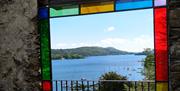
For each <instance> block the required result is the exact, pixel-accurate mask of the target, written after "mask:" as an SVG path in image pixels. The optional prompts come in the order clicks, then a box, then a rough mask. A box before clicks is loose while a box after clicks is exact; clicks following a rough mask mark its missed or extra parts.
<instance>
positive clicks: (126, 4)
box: [116, 0, 153, 10]
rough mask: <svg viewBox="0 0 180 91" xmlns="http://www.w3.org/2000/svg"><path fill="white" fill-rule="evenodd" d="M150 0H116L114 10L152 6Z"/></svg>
mask: <svg viewBox="0 0 180 91" xmlns="http://www.w3.org/2000/svg"><path fill="white" fill-rule="evenodd" d="M152 3H153V1H152V0H117V2H116V10H128V9H139V8H148V7H152V6H153V4H152Z"/></svg>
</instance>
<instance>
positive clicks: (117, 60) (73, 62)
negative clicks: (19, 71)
mask: <svg viewBox="0 0 180 91" xmlns="http://www.w3.org/2000/svg"><path fill="white" fill-rule="evenodd" d="M145 57H146V56H145V55H108V56H91V57H86V58H84V59H64V60H53V61H52V75H53V80H81V78H83V79H87V80H98V79H99V77H100V76H101V75H102V74H104V73H106V72H109V71H114V72H117V73H118V74H121V75H123V76H127V78H128V80H133V81H138V80H143V79H144V78H145V77H144V75H142V74H141V71H142V70H143V68H144V66H143V62H142V60H143V59H144V58H145Z"/></svg>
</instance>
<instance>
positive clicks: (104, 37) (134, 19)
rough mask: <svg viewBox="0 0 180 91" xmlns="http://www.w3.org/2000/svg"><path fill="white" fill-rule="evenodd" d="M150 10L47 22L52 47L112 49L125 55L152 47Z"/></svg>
mask: <svg viewBox="0 0 180 91" xmlns="http://www.w3.org/2000/svg"><path fill="white" fill-rule="evenodd" d="M153 29H154V28H153V10H152V9H144V10H134V11H123V12H113V13H102V14H91V15H81V16H72V17H60V18H52V19H50V31H51V32H50V33H51V48H52V49H68V48H77V47H83V46H99V47H114V48H116V49H119V50H123V51H128V52H141V51H143V50H144V48H152V49H153V48H154V34H153Z"/></svg>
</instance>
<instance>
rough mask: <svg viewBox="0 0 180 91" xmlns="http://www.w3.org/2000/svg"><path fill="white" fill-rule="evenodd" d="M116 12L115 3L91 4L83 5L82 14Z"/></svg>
mask: <svg viewBox="0 0 180 91" xmlns="http://www.w3.org/2000/svg"><path fill="white" fill-rule="evenodd" d="M108 11H114V2H103V3H91V4H82V5H81V14H88V13H98V12H108Z"/></svg>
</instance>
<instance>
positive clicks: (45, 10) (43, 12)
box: [38, 7, 48, 19]
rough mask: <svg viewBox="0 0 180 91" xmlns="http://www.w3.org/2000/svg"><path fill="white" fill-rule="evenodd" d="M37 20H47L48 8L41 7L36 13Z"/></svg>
mask: <svg viewBox="0 0 180 91" xmlns="http://www.w3.org/2000/svg"><path fill="white" fill-rule="evenodd" d="M38 15H39V19H47V18H48V8H47V7H41V8H39V11H38Z"/></svg>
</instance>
